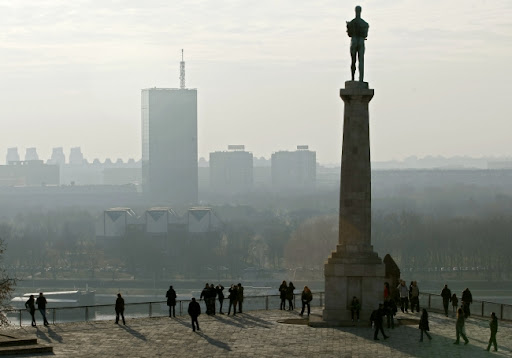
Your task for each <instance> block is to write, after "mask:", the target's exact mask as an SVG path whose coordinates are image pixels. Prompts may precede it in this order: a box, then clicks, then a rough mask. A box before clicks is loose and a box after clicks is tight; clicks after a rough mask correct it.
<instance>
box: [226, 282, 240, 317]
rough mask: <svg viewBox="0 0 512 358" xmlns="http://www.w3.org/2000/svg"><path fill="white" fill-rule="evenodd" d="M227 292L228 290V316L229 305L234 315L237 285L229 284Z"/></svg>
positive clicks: (229, 311)
mask: <svg viewBox="0 0 512 358" xmlns="http://www.w3.org/2000/svg"><path fill="white" fill-rule="evenodd" d="M228 292H229V295H228V299H229V306H228V316H229V314H230V313H231V307H233V316H236V304H237V303H238V301H237V300H238V292H237V286H235V285H231V287H230V288H229V290H228Z"/></svg>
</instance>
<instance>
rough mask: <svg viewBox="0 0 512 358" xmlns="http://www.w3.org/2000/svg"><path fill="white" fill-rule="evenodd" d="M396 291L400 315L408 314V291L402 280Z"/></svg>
mask: <svg viewBox="0 0 512 358" xmlns="http://www.w3.org/2000/svg"><path fill="white" fill-rule="evenodd" d="M397 289H398V292H399V294H400V309H401V310H402V313H406V312H409V311H408V309H409V290H408V289H407V286H406V285H405V281H404V280H400V284H399V285H398V287H397Z"/></svg>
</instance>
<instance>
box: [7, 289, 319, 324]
mask: <svg viewBox="0 0 512 358" xmlns="http://www.w3.org/2000/svg"><path fill="white" fill-rule="evenodd" d="M297 296H299V299H297ZM198 302H199V303H200V305H201V310H202V311H203V312H206V309H205V305H204V301H202V300H200V301H198ZM286 302H287V303H286V304H287V305H288V301H286ZM296 302H299V306H297V305H296ZM189 303H190V300H177V301H176V315H180V316H182V315H184V314H188V313H187V309H188V304H189ZM280 303H281V299H280V297H279V295H265V296H246V297H244V301H243V305H242V309H243V311H256V310H267V311H268V310H272V309H278V308H279V306H280ZM323 304H324V292H314V293H313V301H311V306H312V307H323ZM215 305H216V310H217V312H218V311H219V308H220V306H219V301H218V299H216V301H215ZM294 306H295V309H300V308H301V305H300V294H298V295H295V298H294ZM228 307H229V299H227V298H225V299H224V302H223V306H222V310H223V312H225V313H227V311H228ZM2 313H4V314H5V315H6V317H7V318H8V320H9V321H10V322H11V323H12V324H14V323H19V325H20V326H24V325H27V326H28V325H30V324H31V322H32V318H31V316H30V313H29V312H28V311H27V310H26V309H11V310H5V311H3V312H2ZM168 315H169V307H168V306H167V301H151V302H139V303H130V302H125V310H124V316H125V318H143V317H165V316H168ZM35 317H36V321H37V322H42V316H41V314H40V313H39V310H36V312H35ZM46 318H47V319H48V321H49V322H51V323H53V324H55V323H64V322H84V321H85V322H88V321H104V320H112V319H114V318H115V304H105V305H92V306H75V307H54V308H49V307H47V308H46Z"/></svg>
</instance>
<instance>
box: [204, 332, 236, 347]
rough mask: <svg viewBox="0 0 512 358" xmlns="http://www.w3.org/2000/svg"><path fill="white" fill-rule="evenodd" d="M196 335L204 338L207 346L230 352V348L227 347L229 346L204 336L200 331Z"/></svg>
mask: <svg viewBox="0 0 512 358" xmlns="http://www.w3.org/2000/svg"><path fill="white" fill-rule="evenodd" d="M197 334H198V335H199V336H200V337H202V338H204V339H205V340H206V341H207V342H208V343H209V344H211V345H214V346H216V347H219V348H221V349H224V350H226V351H231V347H230V346H229V344H227V343H224V342H221V341H219V340H217V339H215V338H212V337H209V336H207V335H206V334H204V333H203V332H202V331H198V332H197Z"/></svg>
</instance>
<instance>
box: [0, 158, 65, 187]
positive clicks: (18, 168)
mask: <svg viewBox="0 0 512 358" xmlns="http://www.w3.org/2000/svg"><path fill="white" fill-rule="evenodd" d="M59 183H60V181H59V166H58V165H49V164H44V163H43V161H42V160H30V161H9V164H8V165H0V186H20V187H22V186H46V185H59Z"/></svg>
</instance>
